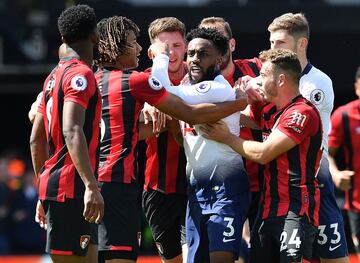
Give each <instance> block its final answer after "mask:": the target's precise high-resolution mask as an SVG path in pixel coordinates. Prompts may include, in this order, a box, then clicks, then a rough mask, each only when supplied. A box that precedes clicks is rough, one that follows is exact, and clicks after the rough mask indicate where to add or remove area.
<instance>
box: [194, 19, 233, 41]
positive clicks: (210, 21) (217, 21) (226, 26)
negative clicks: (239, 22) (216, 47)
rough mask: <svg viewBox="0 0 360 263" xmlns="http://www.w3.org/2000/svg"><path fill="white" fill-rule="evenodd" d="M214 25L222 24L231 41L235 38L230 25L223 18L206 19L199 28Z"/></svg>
mask: <svg viewBox="0 0 360 263" xmlns="http://www.w3.org/2000/svg"><path fill="white" fill-rule="evenodd" d="M213 24H221V25H222V26H223V27H224V29H225V32H226V34H227V37H228V38H229V39H231V38H232V37H233V35H232V31H231V27H230V24H229V23H228V22H226V21H225V19H224V18H222V17H217V16H210V17H205V18H204V19H203V20H201V22H200V24H199V27H203V26H206V25H213Z"/></svg>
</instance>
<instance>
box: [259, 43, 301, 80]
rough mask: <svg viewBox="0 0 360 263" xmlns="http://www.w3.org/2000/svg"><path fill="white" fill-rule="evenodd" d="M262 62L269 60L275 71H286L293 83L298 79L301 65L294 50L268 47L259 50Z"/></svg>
mask: <svg viewBox="0 0 360 263" xmlns="http://www.w3.org/2000/svg"><path fill="white" fill-rule="evenodd" d="M259 58H260V60H261V62H262V63H265V62H267V61H269V62H271V63H272V64H273V65H274V66H275V68H274V70H275V71H281V72H286V73H287V74H288V75H289V76H290V77H291V78H292V79H293V81H294V82H295V83H298V82H299V81H300V77H301V65H300V61H299V59H298V56H297V55H296V53H295V52H292V51H291V50H287V49H281V48H280V49H269V50H264V51H261V52H260V55H259Z"/></svg>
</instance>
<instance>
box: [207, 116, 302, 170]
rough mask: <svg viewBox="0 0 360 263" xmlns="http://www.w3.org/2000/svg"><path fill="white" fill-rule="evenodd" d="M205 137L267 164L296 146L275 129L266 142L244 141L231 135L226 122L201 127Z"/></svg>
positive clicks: (248, 157)
mask: <svg viewBox="0 0 360 263" xmlns="http://www.w3.org/2000/svg"><path fill="white" fill-rule="evenodd" d="M201 130H202V131H203V132H204V133H205V134H204V137H205V138H208V139H212V140H215V141H218V142H221V143H224V144H227V145H229V146H230V147H231V148H232V149H234V151H236V152H238V153H239V154H240V155H241V156H243V157H245V158H246V159H248V160H251V161H254V162H257V163H260V164H266V163H269V162H270V161H272V160H274V159H275V158H277V157H278V156H279V155H280V154H282V153H284V152H287V151H288V150H290V149H291V148H293V147H295V146H296V142H295V141H294V140H293V139H292V138H290V137H288V136H287V135H286V134H284V133H283V132H281V131H280V130H279V129H275V130H274V131H273V132H272V133H271V134H270V136H269V137H268V138H267V140H266V141H265V142H256V141H247V140H243V139H241V138H239V137H237V136H235V135H234V134H232V133H230V131H229V129H228V127H227V126H226V124H225V123H224V122H218V123H216V124H206V125H204V126H202V127H201Z"/></svg>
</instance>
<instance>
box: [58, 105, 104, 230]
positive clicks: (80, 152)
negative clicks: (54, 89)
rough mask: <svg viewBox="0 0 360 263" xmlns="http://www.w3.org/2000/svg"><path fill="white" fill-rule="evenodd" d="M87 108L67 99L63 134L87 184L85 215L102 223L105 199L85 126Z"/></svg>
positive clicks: (88, 218)
mask: <svg viewBox="0 0 360 263" xmlns="http://www.w3.org/2000/svg"><path fill="white" fill-rule="evenodd" d="M84 122H85V109H84V108H83V107H81V106H80V105H79V104H77V103H74V102H72V101H65V103H64V108H63V135H64V138H65V142H66V146H67V148H68V150H69V154H70V157H71V159H72V161H73V163H74V165H75V168H76V170H77V171H78V173H79V175H80V177H81V180H82V181H83V183H84V185H85V194H84V204H85V208H84V213H83V215H84V217H85V219H86V220H88V221H90V222H94V221H95V222H96V223H100V220H101V218H102V216H103V215H104V200H103V198H102V196H101V194H100V193H99V190H98V187H97V182H96V179H95V176H94V172H93V171H92V168H91V163H90V159H89V154H88V153H89V151H88V147H87V143H86V138H85V134H84V131H83V126H84Z"/></svg>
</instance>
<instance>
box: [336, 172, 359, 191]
mask: <svg viewBox="0 0 360 263" xmlns="http://www.w3.org/2000/svg"><path fill="white" fill-rule="evenodd" d="M354 174H355V172H354V171H349V170H343V171H339V172H337V173H333V175H332V177H333V181H334V183H335V186H336V187H337V188H339V189H340V190H342V191H348V190H350V189H351V188H352V185H351V177H352V176H353V175H354Z"/></svg>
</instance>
